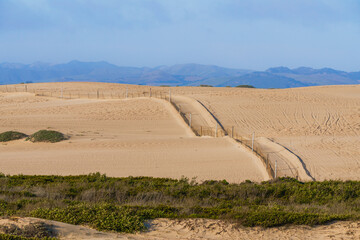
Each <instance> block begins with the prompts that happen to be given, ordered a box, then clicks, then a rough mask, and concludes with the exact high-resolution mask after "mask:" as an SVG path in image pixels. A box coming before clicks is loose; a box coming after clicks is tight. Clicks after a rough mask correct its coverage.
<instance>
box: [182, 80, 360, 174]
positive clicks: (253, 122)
mask: <svg viewBox="0 0 360 240" xmlns="http://www.w3.org/2000/svg"><path fill="white" fill-rule="evenodd" d="M189 90H190V89H189ZM189 90H187V89H185V88H182V89H179V90H178V94H184V95H188V96H192V97H193V98H195V99H198V100H200V101H201V102H202V103H203V104H204V105H205V106H206V107H207V108H209V109H210V110H211V111H212V113H213V114H214V115H215V116H216V117H217V118H218V119H219V120H220V121H221V123H222V124H223V125H224V126H235V129H236V131H237V133H239V134H240V135H242V136H247V137H248V138H250V136H251V134H252V132H255V136H256V137H258V138H257V140H260V139H261V137H266V138H269V139H272V140H273V141H274V142H275V143H279V144H280V145H282V146H284V147H286V148H287V149H289V150H290V151H291V152H293V153H295V154H296V155H297V156H299V157H300V159H301V160H302V161H303V163H304V165H305V166H306V168H307V169H308V170H309V172H310V174H311V175H312V176H313V177H314V178H315V179H317V180H324V179H343V180H346V179H353V180H359V179H360V174H359V170H360V147H359V146H360V85H352V86H324V87H308V88H296V89H234V88H233V89H228V88H213V89H212V88H206V89H200V88H194V89H191V91H189Z"/></svg>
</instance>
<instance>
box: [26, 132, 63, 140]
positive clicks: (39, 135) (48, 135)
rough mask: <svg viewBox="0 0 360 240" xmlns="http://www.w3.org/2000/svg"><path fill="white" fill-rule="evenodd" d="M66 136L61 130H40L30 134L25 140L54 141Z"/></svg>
mask: <svg viewBox="0 0 360 240" xmlns="http://www.w3.org/2000/svg"><path fill="white" fill-rule="evenodd" d="M65 139H66V137H65V135H64V134H62V133H61V132H57V131H52V130H40V131H38V132H36V133H34V134H32V135H30V136H29V137H28V138H27V140H30V141H31V142H51V143H56V142H60V141H63V140H65Z"/></svg>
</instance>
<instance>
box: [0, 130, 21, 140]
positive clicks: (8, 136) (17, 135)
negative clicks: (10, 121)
mask: <svg viewBox="0 0 360 240" xmlns="http://www.w3.org/2000/svg"><path fill="white" fill-rule="evenodd" d="M25 137H27V135H26V134H24V133H21V132H15V131H8V132H3V133H0V142H8V141H12V140H18V139H22V138H25Z"/></svg>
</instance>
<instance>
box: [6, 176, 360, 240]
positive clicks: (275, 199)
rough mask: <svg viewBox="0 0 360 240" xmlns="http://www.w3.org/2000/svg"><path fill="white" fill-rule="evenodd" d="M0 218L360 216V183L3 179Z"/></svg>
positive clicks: (316, 219) (103, 226) (103, 220)
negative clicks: (15, 216) (19, 216)
mask: <svg viewBox="0 0 360 240" xmlns="http://www.w3.org/2000/svg"><path fill="white" fill-rule="evenodd" d="M0 186H1V189H0V190H1V193H0V194H1V199H2V200H0V215H5V216H11V215H22V216H33V217H39V218H45V219H51V220H57V221H62V222H66V223H71V224H86V225H90V226H92V227H94V228H96V229H98V230H113V231H117V232H130V233H131V232H136V231H140V230H143V229H145V225H144V222H145V221H146V220H148V219H155V218H211V219H224V220H229V221H235V222H237V223H239V224H241V225H243V226H263V227H274V226H281V225H287V224H305V225H316V224H324V223H327V222H331V221H334V220H351V219H357V220H359V219H360V209H359V207H358V206H359V204H360V182H357V181H346V182H341V181H324V182H306V183H303V182H299V181H297V180H295V179H290V178H281V179H278V180H275V181H267V182H262V183H252V182H250V181H247V182H244V183H241V184H229V183H228V182H226V181H205V182H203V183H197V182H195V181H190V180H188V179H180V180H174V179H167V178H151V177H128V178H110V177H107V176H105V175H101V174H99V173H97V174H90V175H82V176H23V175H15V176H5V175H2V176H0Z"/></svg>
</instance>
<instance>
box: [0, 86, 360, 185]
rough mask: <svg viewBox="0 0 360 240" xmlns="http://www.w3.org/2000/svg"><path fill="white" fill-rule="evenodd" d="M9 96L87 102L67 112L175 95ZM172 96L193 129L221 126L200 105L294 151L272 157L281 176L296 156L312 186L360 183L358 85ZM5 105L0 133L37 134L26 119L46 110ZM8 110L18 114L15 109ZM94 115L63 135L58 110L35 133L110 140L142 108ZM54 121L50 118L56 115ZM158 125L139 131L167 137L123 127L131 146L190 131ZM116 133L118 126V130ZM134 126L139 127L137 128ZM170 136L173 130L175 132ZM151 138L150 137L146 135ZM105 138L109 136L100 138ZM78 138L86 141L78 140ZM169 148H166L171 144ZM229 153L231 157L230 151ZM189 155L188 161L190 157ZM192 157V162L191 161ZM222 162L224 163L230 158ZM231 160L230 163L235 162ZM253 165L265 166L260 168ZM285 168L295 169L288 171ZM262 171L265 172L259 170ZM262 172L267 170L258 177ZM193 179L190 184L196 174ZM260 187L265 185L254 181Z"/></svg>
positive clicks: (79, 91)
mask: <svg viewBox="0 0 360 240" xmlns="http://www.w3.org/2000/svg"><path fill="white" fill-rule="evenodd" d="M6 88H7V90H8V91H15V90H16V91H19V92H20V91H25V89H26V90H28V91H34V90H36V93H37V94H39V93H40V94H41V93H47V94H50V92H52V94H53V95H56V94H58V96H60V92H61V88H63V94H64V97H70V96H71V97H72V98H79V97H80V98H81V99H80V100H79V99H78V100H70V101H62V102H66V104H70V103H71V104H72V103H73V102H74V103H76V102H77V101H80V102H81V101H85V102H86V101H89V100H88V99H87V98H89V97H90V98H92V101H100V100H101V99H102V98H106V99H109V98H117V97H125V94H126V89H128V90H127V92H128V96H129V98H130V97H132V96H136V97H138V96H148V95H149V92H150V88H151V89H152V94H153V96H154V95H158V96H160V95H161V96H163V97H164V96H165V95H166V94H168V92H169V88H166V87H148V86H135V85H123V84H107V83H80V82H76V83H71V82H69V83H42V84H28V85H27V87H25V85H14V86H0V92H1V91H5V90H6ZM171 91H172V98H173V99H174V101H178V103H179V105H182V108H183V110H184V111H185V112H187V113H190V112H193V116H192V119H193V126H194V127H197V126H200V125H204V126H209V127H214V124H215V122H214V121H213V119H209V114H206V111H205V112H204V109H202V110H201V109H199V105H196V104H194V102H197V101H200V102H201V103H202V104H203V105H204V106H205V107H206V108H207V109H208V110H209V111H210V112H211V113H212V114H213V115H214V116H215V117H216V118H217V119H218V120H219V122H220V123H221V124H222V125H223V126H224V127H225V128H231V127H232V126H234V127H235V132H236V133H237V134H239V135H241V136H243V137H246V138H251V134H252V133H253V132H255V136H256V141H257V142H258V141H260V140H261V139H264V138H267V139H269V140H270V141H271V142H273V143H275V144H279V145H280V146H279V147H276V149H280V148H281V147H283V148H284V149H286V150H288V152H287V153H285V152H283V153H284V154H278V153H277V152H270V157H271V156H272V155H273V156H275V157H276V158H278V159H279V166H285V167H284V169H282V172H283V173H289V172H291V170H290V169H289V168H291V167H293V166H294V164H293V163H292V159H294V158H293V157H294V156H292V157H291V158H290V159H287V158H284V156H286V155H287V156H290V155H291V154H289V153H292V154H293V155H295V157H298V159H299V161H298V162H297V163H296V164H295V165H296V166H300V165H302V166H304V167H305V170H306V171H305V172H307V173H309V174H307V175H308V176H303V177H302V179H301V180H308V179H309V178H310V179H316V180H325V179H342V180H349V179H351V180H359V179H360V174H359V170H360V157H359V156H360V147H359V146H360V137H359V134H360V107H359V106H360V85H348V86H321V87H306V88H295V89H241V88H204V87H173V88H171ZM97 92H99V95H98V96H99V98H100V99H99V100H97ZM160 92H161V94H160ZM166 97H168V95H166ZM35 99H36V100H35ZM147 99H149V98H147ZM189 99H190V100H189ZM1 101H2V102H1V110H2V111H3V110H4V111H11V114H12V115H11V116H12V117H11V118H8V119H9V121H7V122H4V121H5V120H4V118H3V117H0V123H1V125H0V126H1V128H2V129H8V128H9V127H10V128H17V127H18V126H19V124H20V123H21V124H22V128H23V129H24V130H27V131H28V132H29V131H30V132H31V131H32V128H33V129H34V127H31V126H29V127H27V125H31V124H33V123H29V121H26V122H24V121H23V122H21V121H20V120H19V118H20V119H21V118H23V117H24V115H25V114H27V113H28V112H27V111H31V113H30V114H36V111H40V110H36V109H34V108H33V109H32V110H26V111H25V110H24V108H23V107H22V106H24V104H23V103H22V101H23V100H20V99H16V98H12V99H5V98H4V97H3V98H1ZM4 101H5V102H6V105H4ZM27 101H29V102H28V104H30V103H31V101H48V100H47V99H46V98H34V99H31V100H30V99H28V100H27ZM109 101H110V99H109ZM60 102H61V101H58V102H57V103H56V104H60V105H61V103H60ZM100 102H101V101H100ZM94 103H95V102H94ZM189 103H190V104H189ZM33 104H34V106H36V107H37V105H41V104H43V105H46V102H43V103H33ZM48 104H50V105H51V104H54V102H53V101H51V103H48ZM96 104H101V103H96ZM10 106H13V107H12V108H11V107H10ZM83 107H84V106H81V107H80V109H82V108H83ZM136 107H139V106H136ZM59 108H60V106H59ZM120 108H121V109H120ZM129 108H130V109H129ZM60 109H62V111H63V112H66V111H72V113H77V112H79V108H77V107H76V105H74V106H73V107H71V109H70V107H68V106H65V107H62V108H60ZM89 109H91V107H90V108H87V110H89ZM94 109H97V110H96V111H99V110H101V111H102V112H101V114H96V113H94V112H91V110H89V111H90V112H89V113H87V114H86V116H85V115H84V114H82V115H83V116H82V118H86V119H85V120H84V119H78V118H77V119H76V121H72V124H70V123H64V125H63V128H61V127H62V126H61V125H62V124H63V123H61V121H60V120H58V119H57V115H58V113H57V111H59V110H58V109H57V110H53V113H52V116H53V117H52V118H53V120H51V121H50V122H49V121H48V122H46V119H48V118H45V119H43V117H39V118H38V119H37V120H36V121H37V122H36V125H37V126H39V124H40V125H41V126H42V127H53V128H60V129H64V130H68V131H67V132H69V131H73V133H75V134H77V135H81V134H84V133H81V132H83V131H90V130H89V128H91V131H93V132H99V131H100V132H101V131H105V129H108V130H107V131H109V132H111V131H112V130H110V129H113V126H114V125H111V124H108V123H106V124H104V123H105V122H104V121H110V122H114V121H127V120H126V119H121V116H122V117H123V118H124V116H127V115H126V114H124V113H125V112H131V114H130V115H129V116H127V118H129V119H128V121H130V122H131V121H133V120H134V119H136V118H137V117H138V116H137V111H136V108H133V109H131V107H128V108H127V109H126V107H125V106H124V105H121V107H119V108H109V109H107V110H106V109H102V108H101V105H98V107H97V108H94ZM114 109H115V110H116V113H115V111H113V110H114ZM122 109H124V110H122ZM158 110H159V109H158ZM158 110H154V112H158ZM168 110H169V109H168ZM122 111H123V112H122ZM142 111H144V109H142V110H141V111H138V112H142ZM80 112H81V111H80ZM170 115H172V116H174V115H175V113H174V112H173V113H171V114H170ZM48 116H49V118H50V115H48ZM131 116H132V117H131ZM64 117H65V115H64ZM67 117H68V118H69V119H68V120H67V121H68V122H70V121H71V119H72V118H73V117H74V114H72V115H71V114H70V112H69V114H68V115H67ZM157 117H160V118H159V119H160V120H153V121H149V122H147V123H141V126H143V128H144V129H145V128H146V127H145V126H148V125H147V124H150V125H151V124H152V125H151V126H150V125H149V127H152V126H154V124H155V123H156V124H158V123H160V122H159V121H163V123H162V126H161V129H163V130H160V128H157V129H158V130H156V133H155V132H154V131H155V130H154V129H153V130H152V131H153V132H152V133H149V132H148V133H145V134H143V133H144V131H142V132H139V131H138V129H137V127H136V126H138V125H136V124H135V125H134V124H131V123H129V124H128V125H126V124H125V125H124V126H127V127H125V128H124V129H122V130H121V131H127V129H129V131H130V129H133V130H134V131H132V132H131V134H130V133H129V134H128V136H127V138H128V139H131V138H133V136H134V132H135V129H137V130H136V131H137V132H138V133H139V135H136V136H140V135H142V138H146V137H147V136H149V139H151V140H152V141H154V140H155V139H158V138H159V135H161V134H163V135H166V137H170V135H171V134H172V133H171V132H172V131H175V129H178V130H177V131H181V130H180V129H182V131H184V129H185V128H186V126H184V124H182V123H183V122H181V119H177V123H178V125H177V127H170V125H169V127H165V126H166V124H167V123H165V122H166V120H161V118H162V117H164V116H162V115H161V114H160V112H159V115H158V114H157V116H156V117H155V118H157ZM87 118H90V119H91V120H94V121H96V120H97V121H103V122H102V123H103V124H98V123H94V125H92V124H93V123H90V122H91V121H88V120H87ZM93 118H97V119H93ZM119 118H120V119H119ZM140 118H141V117H140ZM90 119H89V120H90ZM137 121H138V122H140V121H141V120H140V119H138V120H137ZM55 122H57V124H55V125H54V124H50V123H55ZM86 122H88V123H86ZM150 122H152V123H150ZM75 124H76V125H77V127H76V128H77V129H78V130H75V129H73V125H75ZM86 124H89V125H86ZM33 125H34V124H33ZM100 126H101V127H100ZM117 126H119V124H118V125H117ZM131 126H135V127H133V128H132V127H131ZM179 126H181V127H179ZM149 127H147V128H149ZM169 128H171V130H170V129H169ZM80 129H81V130H80ZM119 129H121V128H119ZM98 130H99V131H98ZM76 131H77V132H76ZM119 131H120V130H119ZM145 131H146V130H145ZM147 131H150V130H149V129H148V130H147ZM160 132H161V133H160ZM98 135H99V134H95V133H92V134H90V132H89V133H87V135H86V136H84V138H88V137H91V138H93V137H99V136H98ZM102 135H104V134H103V133H102ZM175 135H176V136H175ZM185 135H186V136H185ZM185 135H182V134H181V133H179V132H176V133H175V132H173V135H172V136H171V137H170V138H173V137H175V138H180V137H182V138H184V137H185V138H188V139H191V138H193V136H191V137H190V136H189V133H188V134H185ZM104 137H105V135H104ZM78 138H79V139H80V136H79V137H78ZM108 138H109V137H108ZM126 141H127V140H126ZM183 141H185V140H183ZM198 141H205V142H206V141H214V142H213V143H214V145H217V144H216V143H215V142H216V141H222V140H219V139H213V140H208V139H206V140H203V139H201V140H198ZM165 142H168V141H166V140H165ZM187 142H189V145H193V143H190V142H191V140H189V141H187ZM268 142H269V141H268ZM183 144H184V148H187V147H186V144H185V143H183ZM206 144H208V143H206ZM206 144H204V145H202V146H204V148H203V149H206V146H205V145H206ZM224 144H225V143H224ZM154 145H158V144H154ZM214 145H209V146H210V148H209V149H212V147H213V146H214ZM179 146H180V145H179ZM228 146H230V145H228ZM232 146H233V145H232ZM266 147H267V148H269V146H265V148H266ZM2 150H3V149H2ZM193 151H195V150H193ZM204 151H206V150H204ZM225 152H227V151H226V150H225ZM219 153H220V152H219ZM184 154H185V156H187V155H186V153H185V152H184ZM189 154H190V155H192V154H193V153H189ZM204 154H205V155H204V157H205V156H210V154H206V153H204ZM130 155H131V154H130ZM224 156H226V154H225V155H224ZM227 156H229V154H228V155H227ZM217 157H220V158H222V159H223V154H218V155H217ZM178 159H179V158H178ZM255 164H257V166H259V163H258V162H256V163H255ZM252 166H254V165H252ZM286 166H289V167H287V169H285V168H286ZM260 168H262V167H261V166H260ZM296 169H297V171H303V170H301V169H300V168H299V167H296ZM259 171H263V170H261V169H259ZM170 175H171V174H170ZM190 175H191V176H192V174H190ZM190 175H189V176H190ZM260 175H261V174H260ZM214 176H215V175H214ZM258 176H259V175H258ZM241 179H243V178H241ZM254 179H260V178H259V177H255V178H254Z"/></svg>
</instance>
